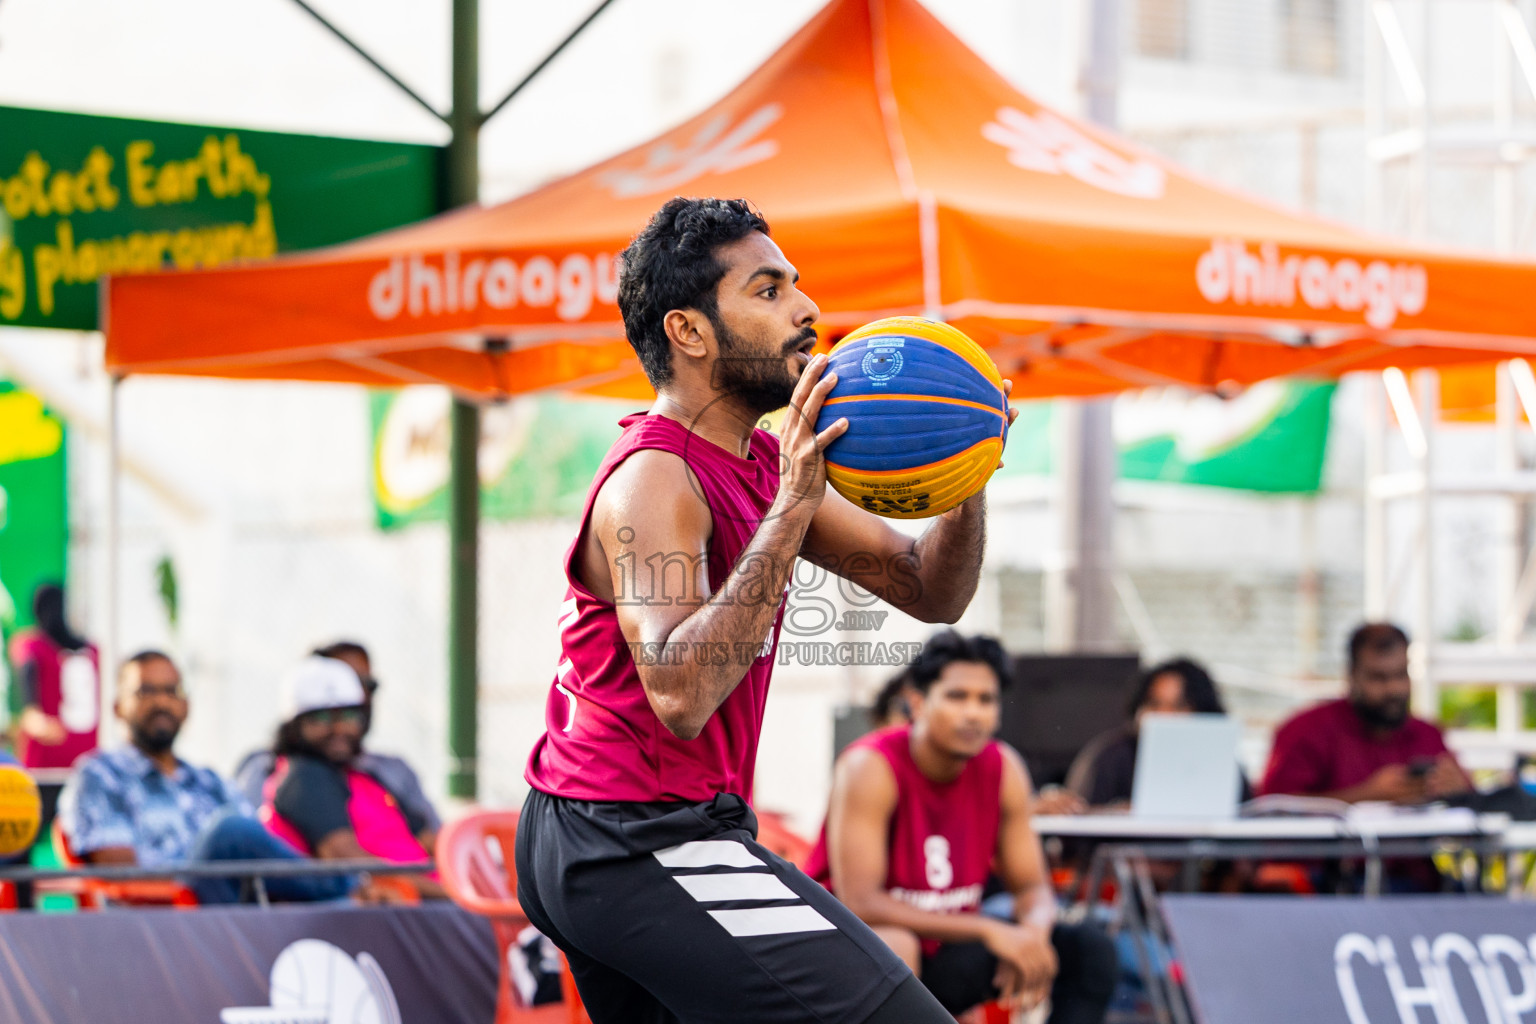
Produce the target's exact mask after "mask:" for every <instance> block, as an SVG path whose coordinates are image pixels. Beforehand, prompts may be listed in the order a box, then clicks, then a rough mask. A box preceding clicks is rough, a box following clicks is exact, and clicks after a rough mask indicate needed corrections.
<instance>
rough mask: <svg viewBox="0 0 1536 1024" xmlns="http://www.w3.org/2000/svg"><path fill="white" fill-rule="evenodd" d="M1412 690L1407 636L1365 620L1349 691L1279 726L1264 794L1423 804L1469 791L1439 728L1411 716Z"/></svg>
mask: <svg viewBox="0 0 1536 1024" xmlns="http://www.w3.org/2000/svg"><path fill="white" fill-rule="evenodd" d="M1411 693H1412V681H1411V680H1410V678H1409V675H1408V635H1407V634H1406V633H1404V632H1403V631H1402V630H1401V629H1400V628H1398V627H1397V626H1395V625H1392V624H1391V623H1388V622H1369V623H1366V624H1365V625H1362V626H1360V627H1359V628H1358V629H1356V630H1355V631H1354V632H1353V633H1351V634H1350V637H1349V677H1348V688H1347V691H1346V693H1345V696H1344V697H1343V698H1341V699H1339V700H1333V701H1329V702H1327V703H1325V704H1319V705H1318V706H1316V707H1313V708H1308V709H1307V710H1305V711H1302V712H1301V713H1299V714H1297V715H1296V716H1294V717H1293V718H1291V719H1290V721H1288V722H1286V723H1285V724H1284V725H1282V726H1281V727H1280V729H1279V730H1278V731H1277V732H1276V733H1275V744H1274V747H1273V748H1272V749H1271V751H1270V755H1269V767H1268V769H1267V770H1266V771H1265V773H1264V783H1263V787H1262V790H1263V792H1264V793H1265V794H1270V793H1287V794H1292V795H1297V796H1321V797H1330V798H1332V799H1334V800H1343V801H1345V802H1347V803H1362V802H1365V801H1373V800H1374V801H1385V802H1388V803H1394V804H1423V803H1429V802H1430V801H1434V800H1442V799H1445V798H1446V797H1450V796H1454V795H1456V794H1458V793H1465V792H1467V791H1468V790H1470V789H1472V780H1471V779H1470V778H1469V777H1468V776H1467V773H1466V772H1464V771H1463V770H1462V768H1461V766H1460V765H1459V764H1457V763H1456V758H1455V756H1454V755H1452V754H1451V752H1450V751H1449V750H1448V749H1446V746H1445V738H1444V737H1443V736H1442V735H1441V732H1440V727H1439V726H1437V725H1435V724H1433V723H1431V722H1426V721H1425V720H1424V719H1422V718H1415V717H1414V716H1413V715H1411V714H1409V712H1408V703H1409V697H1410V695H1411Z"/></svg>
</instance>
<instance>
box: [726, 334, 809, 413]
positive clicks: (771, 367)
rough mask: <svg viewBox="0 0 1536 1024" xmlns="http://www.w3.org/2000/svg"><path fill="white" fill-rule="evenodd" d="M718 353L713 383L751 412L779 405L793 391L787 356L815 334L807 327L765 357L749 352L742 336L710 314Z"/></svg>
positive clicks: (782, 404)
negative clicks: (772, 353)
mask: <svg viewBox="0 0 1536 1024" xmlns="http://www.w3.org/2000/svg"><path fill="white" fill-rule="evenodd" d="M710 323H711V325H712V326H713V327H714V329H715V341H716V343H717V344H718V345H719V346H720V356H719V359H718V360H717V361H716V362H715V387H716V388H718V389H719V390H720V391H722V392H724V393H725V394H727V395H730V396H731V397H732V398H734V399H736V400H737V401H738V402H740V403H741V404H742V405H744V406H746V407H747V410H748V411H749V412H751V413H752V414H753V415H754V416H761V415H763V414H764V413H770V412H773V411H774V410H775V409H782V408H784V407H785V406H786V405H788V404H789V400H790V399H791V398H793V397H794V394H795V383H796V382H795V380H794V379H793V378H792V377H790V375H789V370H788V369H787V368H786V360H788V359H789V357H790V355H791V354H792V353H794V352H795V350H797V349H798V348H799V347H800V346H801V345H803V344H805V342H806V341H807V340H809V339H810V338H814V337H815V336H816V332H815V331H813V330H811V329H810V328H809V327H807V328H806V329H805V330H804V331H802V332H801V333H800V334H799V335H797V336H796V337H794V338H792V339H790V340H789V341H787V342H785V343H784V345H783V349H782V351H781V352H780V353H779V355H777V356H775V357H773V358H771V359H765V358H761V357H757V356H752V355H748V354H747V351H748V346H747V344H746V342H744V341H742V339H741V336H740V335H738V334H736V332H734V331H732V330H731V329H730V328H729V327H727V326H726V325H725V322H724V321H722V320H720V319H719V318H718V317H711V318H710Z"/></svg>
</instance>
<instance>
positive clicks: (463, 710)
mask: <svg viewBox="0 0 1536 1024" xmlns="http://www.w3.org/2000/svg"><path fill="white" fill-rule="evenodd" d="M481 123H482V120H481V117H480V11H479V0H453V110H452V111H451V112H450V113H449V115H448V126H449V128H450V129H451V130H452V132H453V136H452V138H451V139H450V141H449V143H448V161H447V167H446V178H447V182H446V185H447V189H446V196H445V198H446V200H447V205H448V207H449V208H450V209H453V208H455V207H459V206H464V205H466V204H469V203H475V202H478V201H479V199H480V125H481ZM479 452H480V409H479V407H478V406H476V405H475V404H474V403H472V402H467V401H464V400H463V399H461V398H455V399H454V401H453V412H452V420H451V426H450V432H449V466H450V477H449V484H448V795H449V796H453V797H458V798H461V799H465V800H473V799H474V798H475V795H476V792H477V790H478V788H479V786H478V783H479V772H478V765H477V758H478V747H479V735H478V733H479V706H478V704H479V642H478V641H479V621H480V616H479V586H480V475H479V469H478V463H479Z"/></svg>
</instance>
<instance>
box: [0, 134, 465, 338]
mask: <svg viewBox="0 0 1536 1024" xmlns="http://www.w3.org/2000/svg"><path fill="white" fill-rule="evenodd" d="M439 164H440V161H439V150H438V149H437V148H436V147H432V146H416V145H405V144H400V143H389V142H364V141H358V140H353V139H333V138H321V137H316V136H307V135H285V134H278V133H274V132H259V131H246V130H243V129H233V128H213V127H206V126H200V125H184V124H165V123H161V122H155V121H136V120H130V119H127V118H117V117H91V116H87V115H83V114H63V113H56V112H52V111H43V110H23V109H18V108H14V107H0V324H12V325H24V326H32V327H62V328H69V329H74V330H92V329H95V328H96V326H97V317H96V283H97V281H98V280H99V279H100V278H101V277H103V276H105V275H107V274H111V273H127V272H145V271H154V270H159V269H162V268H175V269H179V270H188V269H194V268H198V267H215V266H219V265H221V264H226V263H237V262H241V261H243V260H252V259H262V258H265V257H268V256H271V255H273V254H274V253H277V252H286V251H289V250H295V249H309V248H314V247H316V246H322V245H331V244H334V243H337V242H344V241H348V240H350V239H353V238H358V237H360V236H363V235H368V234H372V233H374V232H376V231H382V230H385V229H386V228H391V227H396V226H398V225H401V224H407V223H410V222H411V221H415V220H420V219H422V218H424V217H428V216H431V215H432V214H433V213H435V212H437V209H438V205H437V203H438V180H439Z"/></svg>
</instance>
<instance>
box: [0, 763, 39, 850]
mask: <svg viewBox="0 0 1536 1024" xmlns="http://www.w3.org/2000/svg"><path fill="white" fill-rule="evenodd" d="M42 815H43V803H42V800H41V799H40V798H39V797H38V795H37V783H35V782H33V781H32V776H30V775H28V774H27V773H26V772H25V771H23V770H22V769H20V768H18V767H16V766H15V765H12V764H7V765H0V857H13V856H15V855H16V854H18V853H22V852H23V851H25V850H26V849H27V848H28V847H30V846H31V845H32V841H33V840H34V839H36V838H37V824H38V821H39V820H41V818H42Z"/></svg>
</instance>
